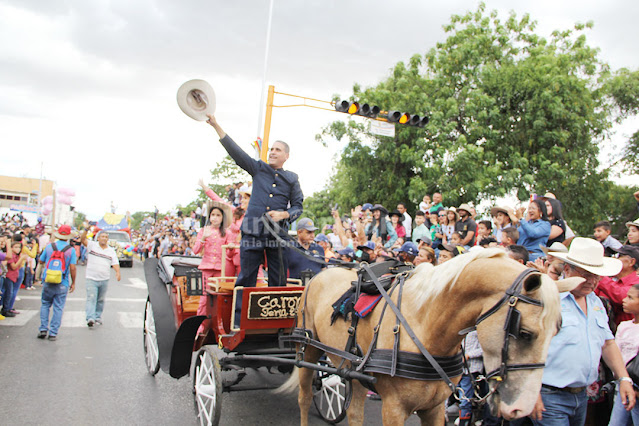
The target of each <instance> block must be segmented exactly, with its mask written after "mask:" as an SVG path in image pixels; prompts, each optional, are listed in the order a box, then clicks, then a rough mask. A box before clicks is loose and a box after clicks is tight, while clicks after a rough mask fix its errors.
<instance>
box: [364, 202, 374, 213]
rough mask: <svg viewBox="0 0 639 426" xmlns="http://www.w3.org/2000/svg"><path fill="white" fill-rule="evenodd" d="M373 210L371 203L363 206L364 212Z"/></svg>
mask: <svg viewBox="0 0 639 426" xmlns="http://www.w3.org/2000/svg"><path fill="white" fill-rule="evenodd" d="M372 208H373V205H372V204H371V203H364V205H363V206H362V211H364V212H365V211H366V210H370V209H372Z"/></svg>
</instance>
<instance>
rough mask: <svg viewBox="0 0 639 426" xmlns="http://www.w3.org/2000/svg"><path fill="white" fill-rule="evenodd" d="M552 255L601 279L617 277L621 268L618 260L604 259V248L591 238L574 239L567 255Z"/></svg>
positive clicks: (558, 253) (555, 253) (554, 253)
mask: <svg viewBox="0 0 639 426" xmlns="http://www.w3.org/2000/svg"><path fill="white" fill-rule="evenodd" d="M552 255H553V256H554V257H556V258H557V259H561V260H563V261H564V262H566V263H569V264H571V265H574V266H578V267H580V268H582V269H585V270H586V271H588V272H591V273H593V274H596V275H599V276H601V277H611V276H614V275H617V274H618V273H619V272H621V268H622V266H623V265H622V263H621V261H620V260H619V259H615V258H612V257H604V247H603V246H602V245H601V243H599V242H598V241H596V240H593V239H592V238H583V237H576V238H575V239H574V240H572V243H571V244H570V248H569V249H568V252H567V253H560V252H553V253H552Z"/></svg>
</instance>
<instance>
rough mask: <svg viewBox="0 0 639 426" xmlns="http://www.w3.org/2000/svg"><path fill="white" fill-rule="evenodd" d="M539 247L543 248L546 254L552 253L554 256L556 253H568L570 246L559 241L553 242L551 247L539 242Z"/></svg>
mask: <svg viewBox="0 0 639 426" xmlns="http://www.w3.org/2000/svg"><path fill="white" fill-rule="evenodd" d="M539 248H540V249H541V251H543V252H544V253H546V255H549V254H550V255H551V256H554V255H555V253H568V247H566V246H565V245H563V244H561V243H560V242H557V241H555V242H554V243H552V244H551V245H550V247H546V246H542V245H541V244H539Z"/></svg>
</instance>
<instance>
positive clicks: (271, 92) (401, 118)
mask: <svg viewBox="0 0 639 426" xmlns="http://www.w3.org/2000/svg"><path fill="white" fill-rule="evenodd" d="M275 95H283V96H289V97H292V98H298V99H303V100H304V102H303V103H301V104H291V105H274V104H273V100H274V98H275ZM307 101H312V102H317V103H321V104H328V105H330V106H331V108H326V107H323V106H317V105H311V104H308V103H307ZM353 104H356V107H355V110H354V111H353V112H351V110H350V106H351V105H353ZM291 107H308V108H316V109H323V110H326V111H331V112H340V113H347V114H351V115H354V114H356V113H357V111H358V110H359V104H357V103H349V107H348V109H347V110H346V111H336V109H335V107H336V104H335V102H332V101H331V102H329V101H323V100H321V99H314V98H309V97H306V96H299V95H293V94H290V93H284V92H276V91H275V86H272V85H271V86H268V96H267V97H266V114H265V116H264V138H263V140H262V146H261V148H260V158H261V159H262V161H266V160H267V157H268V142H269V136H270V132H271V118H272V116H273V108H291ZM377 114H381V115H385V116H386V117H379V116H377ZM389 114H390V115H393V116H394V118H393V120H389V119H388V117H389ZM395 115H396V117H395ZM410 117H411V115H409V114H407V113H400V112H399V111H379V112H375V116H374V117H366V118H368V119H369V120H376V121H383V122H386V123H393V122H397V123H400V124H406V123H407V122H408V120H409V119H410ZM418 118H419V117H418ZM425 118H426V123H427V122H428V118H427V117H425ZM424 125H425V124H424ZM421 127H423V125H421Z"/></svg>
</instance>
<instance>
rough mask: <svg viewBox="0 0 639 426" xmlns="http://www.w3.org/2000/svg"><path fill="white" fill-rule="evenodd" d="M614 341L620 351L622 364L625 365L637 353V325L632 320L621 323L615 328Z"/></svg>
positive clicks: (638, 328) (638, 344)
mask: <svg viewBox="0 0 639 426" xmlns="http://www.w3.org/2000/svg"><path fill="white" fill-rule="evenodd" d="M615 341H616V342H617V346H619V350H620V351H621V357H622V358H623V362H624V364H627V363H628V361H630V360H631V359H633V358H634V357H635V356H636V355H637V351H639V324H635V323H634V321H633V320H630V321H622V322H621V323H620V324H619V327H617V335H616V336H615Z"/></svg>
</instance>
